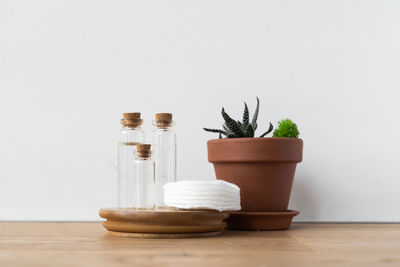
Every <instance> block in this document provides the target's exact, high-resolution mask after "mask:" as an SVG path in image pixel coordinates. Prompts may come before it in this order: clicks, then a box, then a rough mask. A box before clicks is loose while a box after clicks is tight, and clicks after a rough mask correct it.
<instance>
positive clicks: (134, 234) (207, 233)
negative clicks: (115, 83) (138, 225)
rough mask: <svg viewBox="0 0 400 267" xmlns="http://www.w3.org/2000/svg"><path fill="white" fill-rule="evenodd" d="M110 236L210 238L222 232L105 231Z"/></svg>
mask: <svg viewBox="0 0 400 267" xmlns="http://www.w3.org/2000/svg"><path fill="white" fill-rule="evenodd" d="M107 232H108V233H109V234H110V235H114V236H122V237H136V238H196V237H212V236H217V235H220V234H222V231H218V232H206V233H184V234H146V233H125V232H114V231H107Z"/></svg>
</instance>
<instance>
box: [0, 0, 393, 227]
mask: <svg viewBox="0 0 400 267" xmlns="http://www.w3.org/2000/svg"><path fill="white" fill-rule="evenodd" d="M399 14H400V2H399V1H378V0H376V1H348V0H342V1H341V0H335V1H333V0H332V1H320V0H303V1H282V0H276V1H264V0H262V1H232V0H226V1H218V0H212V1H188V0H182V1H175V0H168V1H132V0H125V1H115V0H113V1H111V0H110V1H98V0H96V1H95V0H79V1H54V0H48V1H44V0H37V1H15V0H8V1H7V0H0V90H1V91H0V92H1V95H0V123H1V127H0V220H98V219H99V217H98V215H97V212H98V210H99V208H101V207H110V206H114V205H115V202H116V201H115V200H116V171H115V168H114V166H115V164H116V145H117V144H116V142H117V138H118V132H119V128H120V124H119V120H120V118H121V113H122V112H126V111H141V112H142V113H143V116H144V119H145V123H146V129H147V130H150V129H151V127H150V125H151V120H152V119H153V116H154V113H156V112H172V113H173V114H174V115H175V119H176V123H177V131H178V135H179V136H178V142H179V144H178V146H179V148H178V152H179V156H178V157H179V159H178V160H179V162H178V175H179V179H195V178H197V179H214V173H213V168H212V165H211V164H209V163H208V162H207V156H206V152H207V151H206V141H207V140H208V139H211V138H214V137H215V135H213V134H211V133H206V132H204V131H203V130H202V129H201V127H204V126H207V127H220V124H221V122H222V118H221V115H220V109H221V107H222V106H224V107H225V108H226V110H227V112H228V113H229V114H231V115H232V116H235V117H238V118H239V117H240V116H241V114H242V109H243V101H247V103H248V104H249V105H250V107H251V109H252V110H254V106H255V97H256V96H259V97H260V99H261V111H260V116H259V119H260V129H265V128H266V127H267V125H268V123H269V121H272V122H274V123H276V122H277V121H278V120H279V119H281V118H286V117H289V118H291V119H293V120H294V121H295V122H296V123H297V124H298V126H299V129H300V131H301V138H303V140H304V161H303V162H302V163H301V164H299V165H298V169H297V173H296V177H295V183H294V188H293V192H292V198H291V203H290V208H292V209H298V210H300V211H301V214H300V215H299V216H298V217H297V218H296V219H297V220H298V221H396V222H399V221H400V208H399V206H400V205H399V204H400V193H399V188H400V170H399V163H400V162H399V161H400V157H399V151H400V142H399V132H400V120H399V115H400V106H399V104H398V103H399V97H400V94H399V89H400V81H399V77H400V52H399V51H400V16H399ZM260 131H261V130H259V132H258V133H259V134H260Z"/></svg>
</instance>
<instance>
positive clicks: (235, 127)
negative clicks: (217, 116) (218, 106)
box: [221, 108, 244, 137]
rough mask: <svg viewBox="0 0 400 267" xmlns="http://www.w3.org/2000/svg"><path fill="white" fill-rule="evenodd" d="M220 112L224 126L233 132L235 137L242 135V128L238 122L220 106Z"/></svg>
mask: <svg viewBox="0 0 400 267" xmlns="http://www.w3.org/2000/svg"><path fill="white" fill-rule="evenodd" d="M221 114H222V117H223V118H224V120H225V123H226V127H228V129H229V130H231V131H232V132H233V133H234V134H235V137H244V132H243V130H242V128H241V127H240V126H239V124H238V123H237V122H236V121H235V120H233V119H232V118H231V117H230V116H229V115H228V114H227V113H226V112H225V109H224V108H222V111H221Z"/></svg>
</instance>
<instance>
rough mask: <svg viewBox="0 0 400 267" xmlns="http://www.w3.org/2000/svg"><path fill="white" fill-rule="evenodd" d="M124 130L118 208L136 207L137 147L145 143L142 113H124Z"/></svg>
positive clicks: (120, 151) (121, 140) (119, 153)
mask: <svg viewBox="0 0 400 267" xmlns="http://www.w3.org/2000/svg"><path fill="white" fill-rule="evenodd" d="M122 116H123V118H122V120H121V124H122V129H121V134H120V140H119V143H118V207H119V208H129V207H134V206H135V199H134V194H133V190H134V187H135V185H134V177H133V175H134V173H133V162H134V160H135V152H136V145H137V144H140V143H143V142H144V131H143V129H142V127H141V126H142V122H143V121H142V119H141V118H140V113H139V112H135V113H123V115H122Z"/></svg>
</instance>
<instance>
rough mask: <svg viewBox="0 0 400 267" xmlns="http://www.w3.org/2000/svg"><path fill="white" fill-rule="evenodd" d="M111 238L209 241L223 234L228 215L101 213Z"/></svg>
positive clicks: (161, 211) (207, 212)
mask: <svg viewBox="0 0 400 267" xmlns="http://www.w3.org/2000/svg"><path fill="white" fill-rule="evenodd" d="M100 217H102V218H105V219H107V220H106V221H105V222H104V223H103V226H104V227H105V228H106V229H107V230H108V232H109V233H110V234H112V235H117V236H128V237H142V238H187V237H208V236H216V235H219V234H221V233H222V231H223V230H224V229H225V227H226V223H225V222H224V220H225V219H226V218H228V217H229V213H228V212H218V211H211V210H172V209H159V210H136V209H118V208H110V209H101V210H100Z"/></svg>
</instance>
